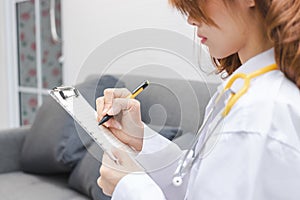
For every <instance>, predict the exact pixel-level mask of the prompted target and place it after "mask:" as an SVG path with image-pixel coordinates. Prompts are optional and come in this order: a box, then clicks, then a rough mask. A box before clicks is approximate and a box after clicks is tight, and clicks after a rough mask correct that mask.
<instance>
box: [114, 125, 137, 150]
mask: <svg viewBox="0 0 300 200" xmlns="http://www.w3.org/2000/svg"><path fill="white" fill-rule="evenodd" d="M109 129H111V130H112V131H111V132H112V133H113V135H114V136H115V137H116V138H118V139H119V140H121V141H122V142H123V143H124V144H127V145H129V146H131V147H133V148H134V149H135V150H136V151H141V150H142V147H143V137H142V136H140V135H128V134H127V133H124V132H123V131H122V130H119V129H115V128H113V127H110V128H109Z"/></svg>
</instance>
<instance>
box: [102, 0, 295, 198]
mask: <svg viewBox="0 0 300 200" xmlns="http://www.w3.org/2000/svg"><path fill="white" fill-rule="evenodd" d="M170 2H171V4H172V5H173V6H175V7H176V8H178V9H179V10H180V11H181V12H182V13H183V14H185V15H187V16H188V23H189V24H191V25H192V26H196V27H197V33H198V37H199V38H200V39H201V43H202V44H204V45H206V46H207V47H208V48H209V51H210V55H211V56H212V57H213V59H214V62H215V64H216V67H217V69H218V71H219V72H220V73H221V72H227V73H228V78H227V80H225V81H224V84H223V87H224V86H225V85H226V84H227V82H228V80H230V79H231V78H232V77H233V76H234V75H235V74H239V73H244V74H246V75H247V74H251V73H253V72H256V71H257V70H260V69H264V68H265V67H267V66H270V65H271V66H272V65H273V66H275V65H274V64H276V69H274V68H273V70H272V71H270V70H268V71H265V72H264V73H262V74H260V75H258V76H255V77H253V78H252V79H251V84H250V87H249V89H248V91H247V92H246V93H245V94H244V95H243V96H242V97H241V98H239V99H238V100H237V102H236V103H235V104H234V105H233V107H232V108H231V110H230V111H229V113H228V114H227V115H226V116H225V119H224V127H223V128H222V130H221V135H222V136H221V137H220V138H219V141H218V142H217V144H216V146H215V147H214V148H213V149H212V151H211V152H210V154H209V155H208V156H207V157H205V158H203V159H202V160H201V162H200V159H199V160H197V161H196V162H195V163H194V165H193V167H192V169H191V171H190V174H189V175H188V176H186V177H185V179H184V184H182V186H181V187H178V188H176V187H175V186H173V185H172V179H171V178H168V177H172V174H174V171H175V169H176V166H175V167H174V166H168V167H165V168H164V169H162V170H161V171H162V172H161V173H160V172H157V174H158V175H157V174H156V175H153V176H152V175H151V173H148V174H145V173H144V174H143V173H140V174H138V175H136V174H134V173H125V172H119V171H118V170H115V169H113V168H110V167H107V165H102V167H101V169H100V173H101V177H100V178H99V179H98V184H99V186H100V187H101V188H102V189H103V191H104V192H105V193H106V194H108V195H112V199H139V200H143V199H157V200H160V199H172V200H173V199H189V200H191V199H197V200H199V199H208V200H213V199H229V200H241V199H251V200H252V199H255V200H259V199H264V200H265V199H282V200H287V199H288V200H293V199H295V200H298V199H300V190H299V186H300V106H299V103H300V91H299V88H300V45H299V43H300V0H284V1H282V0H170ZM240 86H241V85H239V84H237V85H235V84H233V86H232V88H231V89H232V92H233V93H235V92H238V91H239V89H240ZM129 94H130V92H128V90H126V89H107V90H106V91H105V94H104V97H101V98H99V99H98V100H97V112H98V115H99V119H101V118H102V117H103V116H104V115H105V114H109V115H119V117H118V118H116V119H111V120H109V121H108V122H106V124H105V125H106V126H107V127H109V128H110V129H111V131H112V132H113V134H114V135H115V136H116V137H118V138H119V139H120V140H122V141H123V142H124V143H126V144H128V145H130V146H132V147H134V148H135V149H137V150H140V151H141V153H143V152H155V148H157V149H161V148H162V147H165V146H167V145H170V144H169V143H168V142H167V141H165V140H164V139H162V138H160V137H159V136H155V137H153V138H151V139H147V140H146V139H143V137H142V136H143V135H147V134H148V133H147V132H151V131H150V130H149V129H148V128H147V127H145V126H144V124H143V123H142V121H141V117H140V106H139V102H137V101H136V100H133V99H127V98H125V97H127V96H128V95H129ZM227 100H228V99H225V100H224V102H225V104H226V102H227ZM210 104H211V103H210ZM117 119H118V120H117ZM133 134H135V135H133ZM116 156H117V157H118V158H119V160H120V163H121V166H122V167H124V168H123V169H125V168H126V167H129V166H130V168H131V169H133V171H134V170H135V167H134V165H133V164H132V163H128V162H127V160H126V159H125V157H122V155H120V154H118V153H117V154H116ZM157 156H160V155H157ZM162 159H163V158H162ZM104 161H105V160H104ZM200 163H201V165H200ZM111 164H112V163H111ZM112 165H113V164H112ZM131 169H128V170H131ZM169 175H170V176H169ZM150 176H151V178H150Z"/></svg>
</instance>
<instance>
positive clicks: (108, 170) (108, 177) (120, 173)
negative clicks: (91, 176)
mask: <svg viewBox="0 0 300 200" xmlns="http://www.w3.org/2000/svg"><path fill="white" fill-rule="evenodd" d="M113 154H114V156H115V157H116V158H117V159H118V164H117V163H115V162H114V161H113V160H111V159H110V158H109V157H108V156H107V155H106V154H104V155H103V158H102V165H101V167H100V177H99V178H98V180H97V183H98V185H99V187H100V188H102V191H103V193H104V194H106V195H108V196H111V195H112V194H113V192H114V190H115V187H116V186H117V184H118V183H119V181H120V180H121V179H122V178H123V177H124V176H126V175H127V174H129V173H132V172H142V171H143V170H142V168H141V167H140V166H139V165H138V164H137V163H136V161H134V160H133V158H131V157H130V156H129V155H128V154H127V153H126V152H124V151H121V150H115V151H114V152H113Z"/></svg>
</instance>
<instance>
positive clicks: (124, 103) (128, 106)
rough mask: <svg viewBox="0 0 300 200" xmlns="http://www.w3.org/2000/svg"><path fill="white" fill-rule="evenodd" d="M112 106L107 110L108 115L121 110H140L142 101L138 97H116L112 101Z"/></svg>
mask: <svg viewBox="0 0 300 200" xmlns="http://www.w3.org/2000/svg"><path fill="white" fill-rule="evenodd" d="M112 105H113V106H112V107H111V109H109V111H107V114H108V115H117V114H119V113H120V112H121V111H134V110H135V111H139V110H140V102H139V101H138V100H136V99H127V98H116V99H114V100H113V101H112Z"/></svg>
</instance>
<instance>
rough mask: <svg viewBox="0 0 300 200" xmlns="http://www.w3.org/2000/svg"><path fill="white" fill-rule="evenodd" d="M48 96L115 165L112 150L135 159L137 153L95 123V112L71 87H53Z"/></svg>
mask: <svg viewBox="0 0 300 200" xmlns="http://www.w3.org/2000/svg"><path fill="white" fill-rule="evenodd" d="M49 94H50V95H51V97H52V98H54V99H55V100H56V101H57V103H59V104H60V105H61V106H62V107H63V108H64V109H65V110H66V111H67V112H68V113H69V115H71V117H72V118H73V119H74V120H75V121H76V122H77V123H78V124H79V125H80V126H81V127H82V128H83V129H84V130H85V131H86V132H87V133H88V134H89V135H90V137H91V138H92V139H93V140H94V141H95V142H96V143H97V144H98V145H99V146H100V147H101V148H102V149H103V151H104V152H106V153H107V155H108V156H109V157H110V158H111V159H112V160H113V161H114V162H116V163H118V159H117V158H116V157H115V156H114V154H113V153H112V149H114V148H115V149H116V148H117V149H122V151H124V152H127V153H128V155H129V156H131V157H135V156H136V155H137V154H138V152H137V151H135V150H134V149H132V148H130V147H129V146H128V145H126V144H124V143H122V142H121V141H120V140H119V139H118V138H116V137H115V136H114V135H113V134H112V133H111V131H110V130H109V129H107V128H106V127H104V126H102V125H100V126H98V122H97V112H96V110H94V108H93V107H91V106H90V104H89V103H88V102H87V101H86V99H85V98H84V97H83V96H82V95H81V94H80V92H79V90H78V89H76V88H75V87H72V86H62V87H55V88H53V90H50V91H49Z"/></svg>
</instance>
